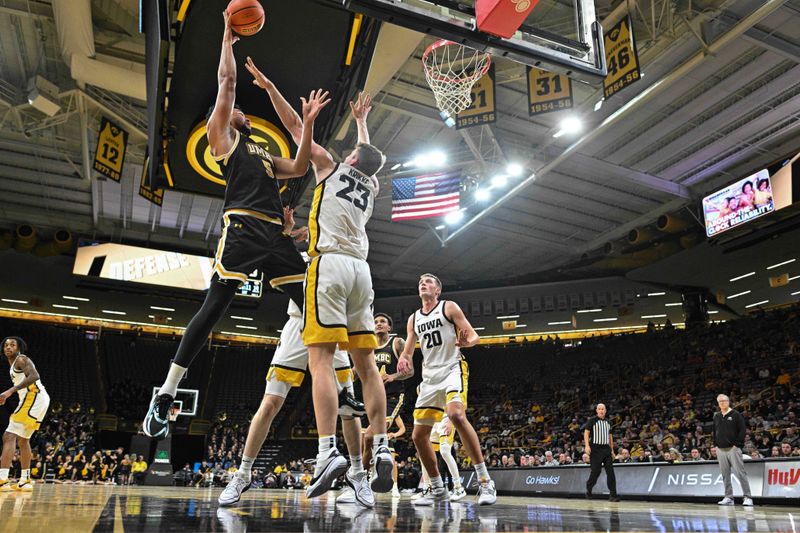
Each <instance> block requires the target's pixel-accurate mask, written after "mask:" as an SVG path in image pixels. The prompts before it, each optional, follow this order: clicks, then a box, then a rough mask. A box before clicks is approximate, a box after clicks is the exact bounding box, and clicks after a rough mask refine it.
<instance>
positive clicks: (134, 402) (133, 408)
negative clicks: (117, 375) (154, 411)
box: [106, 378, 151, 420]
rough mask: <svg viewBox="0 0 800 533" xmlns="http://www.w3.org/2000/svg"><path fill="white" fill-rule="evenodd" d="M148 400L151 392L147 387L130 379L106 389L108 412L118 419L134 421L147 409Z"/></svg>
mask: <svg viewBox="0 0 800 533" xmlns="http://www.w3.org/2000/svg"><path fill="white" fill-rule="evenodd" d="M150 398H151V392H150V390H148V388H147V387H145V386H144V385H143V384H142V383H138V382H136V381H134V380H133V379H131V378H125V379H124V380H122V381H117V382H115V383H112V384H111V385H110V386H109V387H108V394H106V402H107V404H108V412H109V413H112V414H114V415H116V416H118V417H120V418H127V419H132V420H135V419H137V418H139V417H141V416H142V413H143V412H144V411H145V410H146V409H147V406H148V405H149V403H150Z"/></svg>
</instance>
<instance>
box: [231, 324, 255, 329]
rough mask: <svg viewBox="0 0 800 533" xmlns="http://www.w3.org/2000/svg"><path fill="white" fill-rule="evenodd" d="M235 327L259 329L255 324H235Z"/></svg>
mask: <svg viewBox="0 0 800 533" xmlns="http://www.w3.org/2000/svg"><path fill="white" fill-rule="evenodd" d="M235 327H237V328H239V329H258V328H257V327H255V326H243V325H241V324H236V326H235Z"/></svg>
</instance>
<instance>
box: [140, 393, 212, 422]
mask: <svg viewBox="0 0 800 533" xmlns="http://www.w3.org/2000/svg"><path fill="white" fill-rule="evenodd" d="M160 389H161V388H160V387H153V392H152V397H155V396H157V395H158V392H159V390H160ZM199 396H200V391H199V390H197V389H178V390H177V392H176V394H175V400H174V401H173V402H172V408H173V409H175V408H177V412H174V413H173V410H172V409H171V410H170V419H171V420H172V419H173V416H174V417H177V416H197V407H198V399H199Z"/></svg>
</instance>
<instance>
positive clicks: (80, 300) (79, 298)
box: [62, 296, 89, 302]
mask: <svg viewBox="0 0 800 533" xmlns="http://www.w3.org/2000/svg"><path fill="white" fill-rule="evenodd" d="M62 298H64V299H65V300H75V301H76V302H88V301H89V298H82V297H80V296H62Z"/></svg>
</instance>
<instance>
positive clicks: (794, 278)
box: [789, 275, 800, 281]
mask: <svg viewBox="0 0 800 533" xmlns="http://www.w3.org/2000/svg"><path fill="white" fill-rule="evenodd" d="M798 278H800V275H797V276H792V277H791V278H789V281H794V280H796V279H798Z"/></svg>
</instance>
